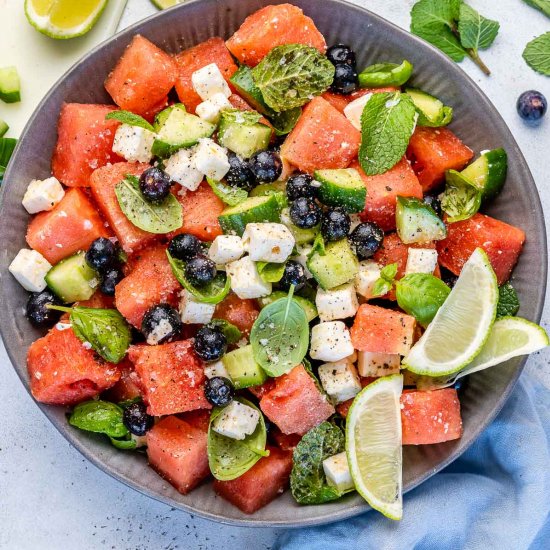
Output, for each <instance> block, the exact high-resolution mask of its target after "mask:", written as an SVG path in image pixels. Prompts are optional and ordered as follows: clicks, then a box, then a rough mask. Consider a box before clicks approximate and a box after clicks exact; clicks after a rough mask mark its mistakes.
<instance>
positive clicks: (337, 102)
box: [321, 86, 399, 113]
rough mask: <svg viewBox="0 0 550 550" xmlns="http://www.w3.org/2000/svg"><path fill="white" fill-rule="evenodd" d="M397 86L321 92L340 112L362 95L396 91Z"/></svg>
mask: <svg viewBox="0 0 550 550" xmlns="http://www.w3.org/2000/svg"><path fill="white" fill-rule="evenodd" d="M397 90H399V88H395V87H393V86H388V87H386V88H361V89H360V90H356V91H355V92H352V93H351V94H349V95H343V94H335V93H334V92H325V93H324V94H322V96H321V97H322V98H323V99H326V100H327V101H328V102H329V103H330V104H331V105H332V106H333V107H334V108H336V109H338V110H339V111H340V112H341V113H343V112H344V109H345V108H346V107H347V105H348V104H349V103H351V102H352V101H355V100H356V99H359V98H360V97H363V96H364V95H367V94H380V93H383V92H396V91H397Z"/></svg>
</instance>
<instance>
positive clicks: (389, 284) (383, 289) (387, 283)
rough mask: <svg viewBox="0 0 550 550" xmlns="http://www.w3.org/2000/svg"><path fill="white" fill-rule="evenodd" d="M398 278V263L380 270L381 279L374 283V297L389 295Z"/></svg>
mask: <svg viewBox="0 0 550 550" xmlns="http://www.w3.org/2000/svg"><path fill="white" fill-rule="evenodd" d="M396 276H397V263H394V264H388V265H387V266H385V267H383V268H382V269H381V270H380V278H379V279H378V280H377V281H376V282H375V283H374V287H373V289H372V295H373V296H374V297H377V296H384V294H387V293H388V292H389V291H390V290H391V289H392V288H393V285H394V283H395V277H396Z"/></svg>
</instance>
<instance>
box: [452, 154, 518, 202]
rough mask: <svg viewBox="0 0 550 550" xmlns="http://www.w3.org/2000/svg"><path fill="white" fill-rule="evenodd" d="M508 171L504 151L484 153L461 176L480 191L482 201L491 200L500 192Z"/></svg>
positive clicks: (506, 156) (506, 157)
mask: <svg viewBox="0 0 550 550" xmlns="http://www.w3.org/2000/svg"><path fill="white" fill-rule="evenodd" d="M507 170H508V155H507V154H506V151H505V150H504V149H493V150H492V151H486V152H485V153H483V154H482V155H481V156H480V157H479V158H478V159H477V160H476V161H474V162H473V163H472V164H470V166H468V167H467V168H465V169H464V170H462V172H461V174H462V176H464V177H465V178H466V179H468V180H469V181H471V182H472V183H473V184H474V185H475V186H476V187H478V188H479V189H481V198H482V200H484V201H485V200H491V199H493V198H495V197H496V196H497V195H498V194H499V193H500V192H501V191H502V188H503V186H504V182H505V180H506V172H507Z"/></svg>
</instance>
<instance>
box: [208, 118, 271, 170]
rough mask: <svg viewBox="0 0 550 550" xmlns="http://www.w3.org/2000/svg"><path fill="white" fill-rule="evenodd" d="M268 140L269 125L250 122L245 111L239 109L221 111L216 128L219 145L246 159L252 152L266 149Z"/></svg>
mask: <svg viewBox="0 0 550 550" xmlns="http://www.w3.org/2000/svg"><path fill="white" fill-rule="evenodd" d="M255 114H257V113H255ZM258 116H259V115H258ZM252 120H254V119H252ZM270 140H271V128H270V127H269V126H266V125H265V124H261V123H260V122H256V121H254V122H252V123H251V122H249V121H247V118H246V113H242V112H241V111H237V112H234V111H222V114H221V117H220V126H219V129H218V141H219V143H220V145H223V146H224V147H227V148H228V149H229V150H230V151H233V152H234V153H236V154H237V155H239V156H240V157H242V158H245V159H247V158H250V157H251V156H252V155H253V154H254V153H256V152H258V151H263V150H264V149H267V148H268V146H269V142H270Z"/></svg>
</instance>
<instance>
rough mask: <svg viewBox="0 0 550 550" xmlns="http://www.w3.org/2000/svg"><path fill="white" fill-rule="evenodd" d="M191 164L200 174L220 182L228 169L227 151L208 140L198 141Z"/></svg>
mask: <svg viewBox="0 0 550 550" xmlns="http://www.w3.org/2000/svg"><path fill="white" fill-rule="evenodd" d="M193 162H194V163H195V168H196V169H197V170H198V171H199V172H200V173H201V174H204V175H205V176H206V177H208V178H211V179H213V180H221V179H222V178H223V177H224V176H225V174H227V172H228V171H229V168H230V166H229V160H228V159H227V150H226V149H225V147H221V146H220V145H218V144H217V143H216V142H215V141H214V140H212V139H210V138H203V139H200V140H199V144H198V145H197V149H196V151H195V153H194V154H193Z"/></svg>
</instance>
